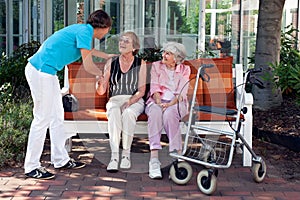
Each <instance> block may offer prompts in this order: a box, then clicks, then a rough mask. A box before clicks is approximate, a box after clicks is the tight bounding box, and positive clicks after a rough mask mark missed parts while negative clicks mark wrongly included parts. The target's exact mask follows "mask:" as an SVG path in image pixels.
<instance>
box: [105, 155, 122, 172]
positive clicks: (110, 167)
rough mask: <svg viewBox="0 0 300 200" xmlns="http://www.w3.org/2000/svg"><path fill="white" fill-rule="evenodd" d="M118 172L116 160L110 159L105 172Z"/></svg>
mask: <svg viewBox="0 0 300 200" xmlns="http://www.w3.org/2000/svg"><path fill="white" fill-rule="evenodd" d="M118 170H119V161H118V160H117V159H116V158H114V159H111V160H110V162H109V164H108V166H107V168H106V171H108V172H117V171H118Z"/></svg>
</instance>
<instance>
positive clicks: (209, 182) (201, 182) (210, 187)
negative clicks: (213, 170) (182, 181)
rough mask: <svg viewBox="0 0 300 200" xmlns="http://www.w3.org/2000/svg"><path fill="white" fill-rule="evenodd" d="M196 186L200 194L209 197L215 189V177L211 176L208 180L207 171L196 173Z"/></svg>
mask: <svg viewBox="0 0 300 200" xmlns="http://www.w3.org/2000/svg"><path fill="white" fill-rule="evenodd" d="M197 184H198V187H199V189H200V190H201V192H203V193H204V194H207V195H211V194H213V193H214V192H215V191H216V189H217V177H216V176H215V175H214V174H212V175H211V177H210V178H209V176H208V170H206V169H203V170H201V171H200V172H199V173H198V176H197Z"/></svg>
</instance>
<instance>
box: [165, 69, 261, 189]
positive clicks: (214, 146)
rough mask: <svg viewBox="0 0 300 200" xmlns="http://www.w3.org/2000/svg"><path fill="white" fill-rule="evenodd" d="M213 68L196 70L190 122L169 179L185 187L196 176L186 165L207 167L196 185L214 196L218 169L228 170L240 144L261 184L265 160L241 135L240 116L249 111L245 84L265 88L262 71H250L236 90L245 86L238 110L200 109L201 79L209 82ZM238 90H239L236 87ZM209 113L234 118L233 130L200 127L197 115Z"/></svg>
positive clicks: (202, 171) (172, 155)
mask: <svg viewBox="0 0 300 200" xmlns="http://www.w3.org/2000/svg"><path fill="white" fill-rule="evenodd" d="M211 67H214V65H213V64H203V65H201V66H200V67H199V69H198V71H197V76H196V81H195V87H194V90H193V95H192V101H191V103H190V112H189V119H188V121H187V122H186V123H185V124H186V126H187V132H186V134H185V140H184V144H183V151H182V154H180V155H179V154H178V153H177V152H172V153H170V156H171V157H172V158H173V159H174V161H173V163H172V165H171V168H170V171H169V177H170V179H171V180H172V181H174V182H175V183H176V184H179V185H183V184H186V183H187V182H188V181H189V180H190V179H191V178H192V175H193V170H192V167H191V165H190V164H189V163H188V162H187V161H189V162H193V163H196V164H200V165H202V166H204V169H202V170H201V171H200V172H199V173H198V176H197V185H198V187H199V189H200V190H201V192H203V193H204V194H207V195H211V194H212V193H214V192H215V190H216V188H217V176H218V169H219V168H229V167H230V165H231V163H232V159H233V153H234V149H235V147H236V146H238V145H244V146H245V147H246V148H247V149H248V150H249V152H250V153H251V154H252V162H253V163H252V175H253V179H254V181H255V182H258V183H259V182H262V181H263V180H264V178H265V175H266V163H265V162H264V160H263V159H262V158H261V157H260V156H257V155H256V154H255V153H254V151H253V150H252V148H251V147H250V146H249V144H248V143H247V141H246V140H245V139H244V137H243V136H242V135H241V133H240V129H241V124H242V119H241V114H243V113H244V114H245V113H246V112H247V109H246V107H244V95H245V86H246V84H251V85H256V86H257V87H259V88H264V86H263V84H262V82H261V81H260V80H259V79H257V78H256V77H255V76H254V74H255V73H257V72H261V71H262V70H255V69H249V70H247V71H246V73H245V76H244V81H243V84H241V85H240V86H237V87H242V90H241V91H242V94H241V95H240V99H239V102H238V103H237V105H238V108H237V109H235V110H232V109H230V110H228V109H226V108H219V107H211V106H199V105H196V103H195V102H196V92H197V87H198V82H199V79H200V78H201V79H202V80H203V81H206V82H208V81H209V80H210V77H209V75H208V74H207V73H206V71H205V70H206V69H207V68H211ZM235 89H236V88H235ZM200 111H202V112H208V113H214V114H219V115H225V116H226V118H227V117H234V119H235V123H234V124H232V123H231V122H229V121H228V126H231V129H230V130H232V131H223V130H218V129H213V128H210V127H208V126H201V125H199V123H198V124H197V123H196V122H197V120H196V118H197V115H198V114H199V112H200Z"/></svg>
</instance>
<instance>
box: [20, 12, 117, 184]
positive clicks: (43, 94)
mask: <svg viewBox="0 0 300 200" xmlns="http://www.w3.org/2000/svg"><path fill="white" fill-rule="evenodd" d="M111 25H112V21H111V18H110V16H109V15H108V14H107V13H106V12H104V11H102V10H97V11H95V12H93V13H92V14H90V16H89V18H88V20H87V23H86V24H74V25H70V26H68V27H65V28H63V29H61V30H59V31H57V32H56V33H54V34H53V35H51V36H50V37H49V38H48V39H47V40H46V41H45V42H44V43H43V44H42V45H41V47H40V49H39V50H38V51H37V52H36V53H35V54H34V55H33V56H32V57H31V58H29V59H28V61H29V62H28V64H27V65H26V68H25V75H26V79H27V82H28V84H29V87H30V90H31V95H32V98H33V103H34V107H33V121H32V124H31V127H30V132H29V136H28V144H27V152H26V157H25V163H24V169H25V175H26V176H28V177H31V178H37V179H52V178H54V177H55V175H54V174H53V173H51V172H49V171H47V170H46V169H45V168H44V167H42V166H41V162H40V158H41V155H42V152H43V147H44V141H45V137H46V132H47V129H48V128H49V133H50V140H51V162H52V164H53V165H54V168H56V169H61V168H67V169H79V168H82V167H84V166H85V164H84V163H81V162H77V161H74V160H73V159H71V158H70V157H69V155H68V152H67V150H66V148H65V141H66V139H67V138H68V135H67V134H65V133H64V125H63V120H64V110H63V104H62V96H61V91H60V85H59V80H58V77H57V76H56V73H57V72H58V71H60V70H62V69H63V68H64V66H65V65H68V64H70V63H72V62H74V61H76V60H78V59H79V58H80V57H82V61H83V66H84V68H85V70H86V71H88V72H89V73H91V74H93V75H95V76H101V75H102V72H101V71H100V70H99V69H98V68H97V67H96V65H95V63H94V62H93V60H92V57H93V56H97V57H101V58H104V59H108V58H110V57H112V56H114V55H112V54H106V53H104V52H100V51H98V50H95V49H93V48H92V42H93V39H95V38H96V39H101V38H103V37H104V36H105V35H106V34H107V33H108V31H109V30H110V27H111Z"/></svg>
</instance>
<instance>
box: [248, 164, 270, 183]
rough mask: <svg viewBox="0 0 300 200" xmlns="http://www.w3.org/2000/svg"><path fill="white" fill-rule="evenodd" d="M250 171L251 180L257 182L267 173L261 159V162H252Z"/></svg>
mask: <svg viewBox="0 0 300 200" xmlns="http://www.w3.org/2000/svg"><path fill="white" fill-rule="evenodd" d="M251 171H252V176H253V180H254V181H255V182H257V183H260V182H262V181H263V180H264V178H265V176H266V173H267V166H266V163H265V162H264V161H263V160H262V162H253V164H252V169H251Z"/></svg>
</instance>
